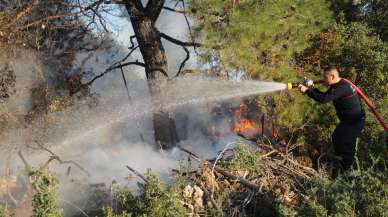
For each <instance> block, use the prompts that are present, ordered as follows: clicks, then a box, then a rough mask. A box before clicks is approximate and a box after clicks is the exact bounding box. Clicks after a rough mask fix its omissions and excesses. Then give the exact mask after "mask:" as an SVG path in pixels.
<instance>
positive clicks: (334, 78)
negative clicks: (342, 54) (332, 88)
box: [323, 66, 341, 85]
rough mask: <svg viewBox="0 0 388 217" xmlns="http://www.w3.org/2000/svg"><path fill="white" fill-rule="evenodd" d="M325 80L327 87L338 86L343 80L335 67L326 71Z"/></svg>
mask: <svg viewBox="0 0 388 217" xmlns="http://www.w3.org/2000/svg"><path fill="white" fill-rule="evenodd" d="M323 79H324V80H325V82H326V84H327V85H332V84H336V83H338V82H339V81H340V80H341V78H340V76H339V73H338V70H337V68H336V67H334V66H330V67H327V68H325V69H324V71H323Z"/></svg>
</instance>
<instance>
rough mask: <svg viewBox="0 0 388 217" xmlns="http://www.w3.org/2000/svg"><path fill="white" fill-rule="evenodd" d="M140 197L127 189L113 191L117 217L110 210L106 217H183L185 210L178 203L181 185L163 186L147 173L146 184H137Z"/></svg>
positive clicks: (152, 175) (149, 172)
mask: <svg viewBox="0 0 388 217" xmlns="http://www.w3.org/2000/svg"><path fill="white" fill-rule="evenodd" d="M139 187H140V195H139V196H134V195H133V194H132V193H131V192H130V191H129V189H126V188H124V189H118V188H116V190H115V200H116V203H117V208H118V209H117V210H118V211H117V212H118V213H120V214H119V215H113V211H112V210H111V209H106V210H105V215H106V216H107V217H111V216H112V217H124V216H125V217H127V216H131V214H132V215H134V216H160V217H163V216H165V217H170V216H171V217H172V216H177V217H179V216H184V215H185V214H186V212H187V210H186V208H185V207H184V206H183V204H182V203H181V201H180V197H181V190H182V189H181V185H179V184H178V183H177V184H176V185H173V186H164V185H163V184H162V183H161V181H160V179H159V178H158V177H157V176H156V175H154V174H153V173H152V172H151V170H148V171H147V174H146V182H145V183H144V184H139Z"/></svg>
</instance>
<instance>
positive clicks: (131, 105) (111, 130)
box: [0, 3, 284, 203]
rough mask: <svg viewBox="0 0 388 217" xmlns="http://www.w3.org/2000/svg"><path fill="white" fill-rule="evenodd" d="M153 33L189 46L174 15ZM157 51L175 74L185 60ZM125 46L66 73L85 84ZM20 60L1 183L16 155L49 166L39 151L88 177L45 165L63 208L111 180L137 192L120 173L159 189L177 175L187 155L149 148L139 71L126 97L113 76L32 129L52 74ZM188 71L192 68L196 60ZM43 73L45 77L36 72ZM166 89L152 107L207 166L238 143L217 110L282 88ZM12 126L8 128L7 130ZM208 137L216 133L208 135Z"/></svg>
mask: <svg viewBox="0 0 388 217" xmlns="http://www.w3.org/2000/svg"><path fill="white" fill-rule="evenodd" d="M169 4H171V3H169ZM120 22H123V23H124V22H125V25H124V24H123V26H126V27H125V28H127V29H123V30H122V32H121V33H120V35H119V36H118V37H117V38H118V39H122V38H123V35H126V36H129V35H131V34H130V33H131V32H133V31H132V30H131V27H130V25H128V21H127V20H126V19H125V18H122V20H121V21H120ZM157 26H158V28H159V29H163V30H166V31H165V32H166V33H167V34H169V35H171V36H173V37H177V38H179V39H181V40H188V37H187V25H186V22H185V21H184V18H183V16H182V15H180V14H174V13H171V12H163V13H162V14H161V18H160V19H159V20H158V23H157ZM163 43H164V45H165V49H166V53H167V54H168V60H169V69H170V71H171V72H176V71H177V69H178V67H179V66H178V64H179V63H180V61H181V60H182V57H184V56H185V53H184V52H183V50H182V49H181V48H180V47H177V46H175V45H172V44H170V43H168V42H165V41H164V42H163ZM120 44H121V45H124V46H120ZM128 46H129V42H128V41H118V42H117V43H113V44H112V43H110V44H109V43H107V46H103V47H102V48H100V49H99V50H97V51H95V52H93V53H92V54H91V53H83V52H79V53H77V54H76V56H75V60H74V62H73V63H72V71H77V70H78V69H79V68H82V69H83V71H85V74H84V77H83V81H82V82H84V83H85V82H87V81H89V80H90V79H91V78H92V77H93V76H94V75H96V74H99V73H101V72H103V71H104V70H105V69H106V68H107V67H109V66H110V65H111V64H112V63H114V62H116V61H117V60H119V59H121V58H123V57H124V56H125V55H126V54H127V52H128V49H126V47H128ZM19 54H20V56H19V57H13V58H12V60H11V62H12V67H13V69H14V71H15V75H16V88H15V89H16V91H17V92H16V93H15V94H13V95H12V96H11V97H10V98H9V100H7V101H6V102H5V103H2V104H0V106H1V110H0V111H1V112H2V114H5V113H7V117H8V118H7V120H8V125H9V126H8V127H7V129H5V130H3V132H0V139H1V140H0V147H1V150H0V165H1V171H2V173H0V176H2V175H5V174H6V171H8V169H9V168H11V169H12V170H13V171H14V173H15V174H17V173H19V172H22V171H23V163H22V161H21V160H20V159H19V157H18V156H17V154H16V152H17V151H18V150H21V151H22V152H23V154H24V156H25V158H26V160H27V161H28V162H29V163H30V164H31V165H33V166H38V165H41V164H42V163H44V162H45V161H47V160H48V158H49V156H50V155H49V153H48V152H47V151H45V150H42V149H41V148H40V147H39V144H40V145H44V146H45V147H47V148H48V149H50V150H51V151H52V152H54V153H55V154H57V155H58V156H59V157H60V158H61V159H62V160H67V161H74V162H77V163H78V164H79V165H81V167H82V168H84V169H85V170H86V171H88V172H89V175H87V174H86V173H85V172H84V171H82V170H80V169H79V168H78V167H77V166H75V165H73V164H59V163H58V162H56V161H53V162H52V163H51V165H50V167H51V168H50V169H52V171H54V172H55V173H57V174H58V176H59V177H60V181H61V185H60V191H59V196H58V197H60V198H61V199H63V200H66V201H71V202H74V203H76V202H77V201H80V200H82V198H84V196H83V195H81V194H79V193H77V188H76V187H77V186H78V185H79V183H82V184H84V185H88V184H95V183H105V184H106V185H108V186H109V185H110V183H111V182H112V180H116V181H117V182H118V183H119V184H121V185H128V186H130V187H131V188H132V189H136V184H135V183H136V182H135V181H138V180H139V179H138V178H136V177H135V178H134V179H133V180H132V181H129V180H128V175H129V174H130V173H129V171H128V170H127V169H126V168H125V166H126V165H129V166H131V167H132V168H134V169H136V170H138V171H139V172H141V173H145V172H146V170H147V168H151V169H152V170H153V172H154V173H156V174H158V175H160V177H162V179H163V180H164V181H166V182H169V181H170V180H169V177H170V176H169V173H170V171H171V169H172V168H178V167H179V160H182V159H185V155H184V154H182V153H181V152H180V151H179V150H178V149H176V148H175V149H172V150H166V151H159V150H158V149H157V148H156V147H155V145H154V137H153V135H154V132H153V125H152V112H153V109H155V108H153V106H152V103H151V101H150V95H149V90H148V84H147V81H146V78H145V74H144V69H142V68H138V67H126V68H124V74H125V76H126V79H127V80H128V87H129V93H127V92H126V89H125V88H124V83H123V79H122V77H121V72H120V71H119V70H116V71H112V72H110V73H108V74H106V75H105V76H104V77H103V78H101V79H99V80H97V81H96V82H95V83H93V85H92V86H91V87H90V91H91V93H92V97H89V98H79V99H78V98H77V97H75V99H74V100H73V104H72V105H70V106H67V107H66V108H65V109H63V110H59V111H55V112H52V113H47V114H41V115H39V116H37V117H35V119H34V121H33V122H32V123H31V124H26V123H25V118H24V117H25V116H26V115H27V114H28V112H29V111H31V109H32V108H33V105H34V102H33V97H32V94H34V93H36V91H37V90H36V89H37V88H38V89H39V87H41V85H42V83H43V84H44V83H45V82H48V77H50V76H45V73H46V74H47V73H48V74H50V71H47V70H50V69H49V68H47V67H46V68H45V67H44V66H43V65H44V64H43V63H41V61H40V60H39V58H38V57H37V56H36V55H35V54H33V53H29V52H25V51H19ZM130 58H131V60H136V59H138V60H141V55H140V53H139V52H134V54H133V55H132V56H131V57H130ZM7 61H9V60H7ZM1 64H3V63H2V62H1ZM191 64H195V57H194V58H193V59H192V63H191ZM44 70H46V71H45V73H43V72H42V71H44ZM52 74H54V72H53V73H52ZM69 74H71V72H69ZM51 76H52V75H51ZM169 82H170V83H169V84H168V85H167V87H168V89H167V90H166V93H164V94H162V95H160V97H159V99H160V101H159V102H157V103H156V104H158V105H160V106H161V107H163V108H164V109H171V110H176V120H177V123H176V124H177V131H178V135H179V137H180V138H181V141H180V145H182V146H183V147H185V148H187V149H190V150H192V151H193V152H195V153H197V154H198V155H200V156H202V157H203V158H213V157H215V156H216V154H217V153H218V152H219V151H220V150H222V149H223V148H224V146H225V145H226V144H228V143H232V142H236V141H237V142H238V141H241V139H239V137H237V136H236V135H235V134H234V133H233V132H232V130H231V129H230V122H231V116H232V114H230V113H228V112H225V113H223V112H221V113H219V112H218V113H217V115H215V113H214V111H215V110H216V109H218V108H220V109H221V110H222V109H223V108H225V107H227V108H232V107H233V106H235V105H237V104H238V99H239V98H240V97H242V96H249V95H256V94H261V93H265V92H268V91H275V90H280V89H282V88H284V85H281V84H273V83H258V82H227V81H220V80H214V79H213V80H211V79H206V78H200V77H192V76H189V77H185V78H181V79H177V80H173V81H169ZM128 94H129V95H130V100H129V99H128ZM225 102H227V105H225V104H224V103H225ZM11 116H12V118H10V117H11ZM11 120H12V121H11ZM11 122H12V123H13V124H9V123H11ZM212 127H213V128H212ZM0 129H1V128H0ZM214 129H215V130H216V131H217V133H214V132H213V131H214ZM215 134H216V135H221V136H218V137H217V136H215ZM141 136H143V137H144V141H145V142H144V143H143V142H142V140H141ZM244 142H246V141H244ZM69 166H71V170H70V174H69V173H68V168H69Z"/></svg>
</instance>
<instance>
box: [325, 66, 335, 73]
mask: <svg viewBox="0 0 388 217" xmlns="http://www.w3.org/2000/svg"><path fill="white" fill-rule="evenodd" d="M332 70H337V71H338V69H337V67H336V66H327V67H325V68H323V72H330V71H332Z"/></svg>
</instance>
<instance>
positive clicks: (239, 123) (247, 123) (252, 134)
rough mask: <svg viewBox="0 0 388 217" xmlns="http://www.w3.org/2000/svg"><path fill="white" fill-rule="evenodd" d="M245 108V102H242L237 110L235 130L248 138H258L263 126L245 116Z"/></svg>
mask: <svg viewBox="0 0 388 217" xmlns="http://www.w3.org/2000/svg"><path fill="white" fill-rule="evenodd" d="M245 110H246V108H245V105H244V104H241V105H240V106H239V107H238V108H237V109H236V110H235V114H234V117H235V123H234V129H233V131H234V132H235V133H237V134H238V135H241V136H243V137H244V138H246V139H256V138H258V136H259V134H260V132H261V129H262V127H261V126H260V125H259V124H256V123H255V122H253V121H251V120H249V119H247V118H244V113H245Z"/></svg>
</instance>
